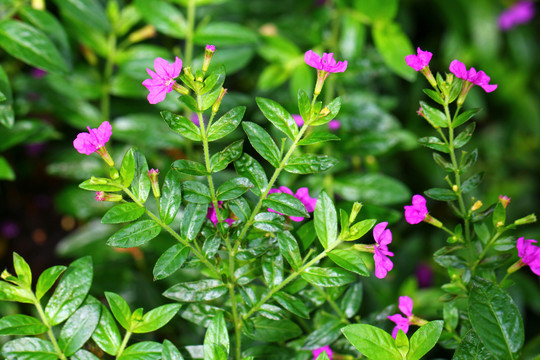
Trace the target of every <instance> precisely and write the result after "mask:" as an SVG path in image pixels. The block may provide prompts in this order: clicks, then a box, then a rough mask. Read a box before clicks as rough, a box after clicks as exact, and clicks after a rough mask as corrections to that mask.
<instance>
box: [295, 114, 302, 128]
mask: <svg viewBox="0 0 540 360" xmlns="http://www.w3.org/2000/svg"><path fill="white" fill-rule="evenodd" d="M292 117H293V119H294V122H296V125H298V127H302V126H304V119H303V118H302V116H301V115H298V114H292Z"/></svg>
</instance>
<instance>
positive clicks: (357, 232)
mask: <svg viewBox="0 0 540 360" xmlns="http://www.w3.org/2000/svg"><path fill="white" fill-rule="evenodd" d="M376 222H377V220H376V219H367V220H362V221H359V222H357V223H356V224H354V225H353V226H351V227H350V229H349V233H348V234H347V236H346V237H344V238H343V239H342V240H344V241H354V240H357V239H360V238H361V237H362V236H364V235H365V234H367V232H368V231H369V230H371V229H372V228H373V226H374V225H375V223H376Z"/></svg>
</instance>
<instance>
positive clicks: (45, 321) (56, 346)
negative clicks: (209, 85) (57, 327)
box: [34, 300, 67, 360]
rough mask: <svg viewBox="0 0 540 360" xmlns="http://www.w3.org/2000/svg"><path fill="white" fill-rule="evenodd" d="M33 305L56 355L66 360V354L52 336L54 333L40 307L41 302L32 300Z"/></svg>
mask: <svg viewBox="0 0 540 360" xmlns="http://www.w3.org/2000/svg"><path fill="white" fill-rule="evenodd" d="M34 306H35V307H36V309H37V311H38V314H39V317H40V318H41V321H42V322H43V324H44V325H45V326H46V327H47V335H49V339H50V340H51V343H52V344H53V346H54V349H55V350H56V355H57V356H58V357H59V358H60V359H61V360H67V358H66V356H65V355H64V353H63V352H62V350H61V349H60V346H58V342H56V338H55V337H54V334H53V332H52V326H51V324H50V323H49V320H48V319H47V316H46V315H45V312H44V311H43V308H42V307H41V304H40V303H39V301H38V300H35V301H34Z"/></svg>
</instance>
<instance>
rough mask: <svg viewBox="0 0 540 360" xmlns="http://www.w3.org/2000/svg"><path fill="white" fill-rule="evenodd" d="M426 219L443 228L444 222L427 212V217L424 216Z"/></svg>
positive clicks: (429, 222)
mask: <svg viewBox="0 0 540 360" xmlns="http://www.w3.org/2000/svg"><path fill="white" fill-rule="evenodd" d="M424 221H425V222H427V223H428V224H431V225H433V226H435V227H438V228H442V226H443V224H442V222H440V221H439V220H437V219H435V218H434V217H433V216H431V215H429V214H427V215H426V217H425V218H424Z"/></svg>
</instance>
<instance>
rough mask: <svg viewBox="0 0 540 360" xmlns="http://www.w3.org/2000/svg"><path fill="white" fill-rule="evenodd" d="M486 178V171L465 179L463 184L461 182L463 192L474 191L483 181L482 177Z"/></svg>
mask: <svg viewBox="0 0 540 360" xmlns="http://www.w3.org/2000/svg"><path fill="white" fill-rule="evenodd" d="M483 178H484V172H480V173H478V174H474V175H473V176H471V177H470V178H468V179H467V180H465V181H463V184H461V191H462V192H463V193H468V192H471V191H473V190H474V189H476V188H477V187H478V185H480V183H481V182H482V179H483Z"/></svg>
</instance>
